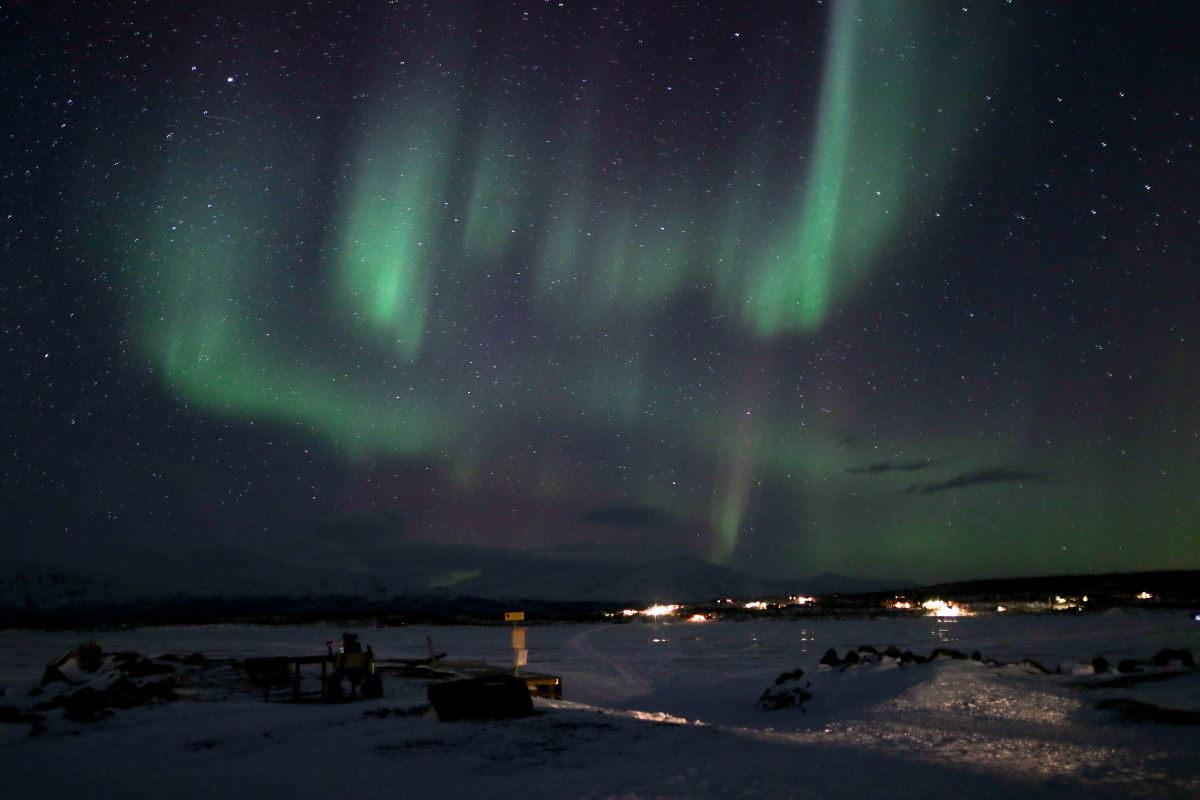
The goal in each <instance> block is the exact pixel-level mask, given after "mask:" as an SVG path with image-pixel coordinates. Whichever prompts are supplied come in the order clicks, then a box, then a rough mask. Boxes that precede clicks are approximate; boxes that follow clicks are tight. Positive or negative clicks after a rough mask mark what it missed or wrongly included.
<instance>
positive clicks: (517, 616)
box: [504, 611, 525, 622]
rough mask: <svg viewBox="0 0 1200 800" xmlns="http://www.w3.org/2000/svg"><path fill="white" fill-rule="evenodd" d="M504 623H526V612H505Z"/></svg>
mask: <svg viewBox="0 0 1200 800" xmlns="http://www.w3.org/2000/svg"><path fill="white" fill-rule="evenodd" d="M504 621H505V622H524V621H525V612H524V611H505V612H504Z"/></svg>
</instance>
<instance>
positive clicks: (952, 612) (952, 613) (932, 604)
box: [921, 600, 970, 617]
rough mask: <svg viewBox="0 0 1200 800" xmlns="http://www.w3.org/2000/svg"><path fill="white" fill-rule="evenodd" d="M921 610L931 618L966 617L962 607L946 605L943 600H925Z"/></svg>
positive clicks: (967, 614)
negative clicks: (926, 612)
mask: <svg viewBox="0 0 1200 800" xmlns="http://www.w3.org/2000/svg"><path fill="white" fill-rule="evenodd" d="M921 608H923V609H925V610H926V611H928V612H929V616H931V617H968V616H970V614H969V613H967V610H966V609H964V608H963V607H962V606H959V605H955V604H954V603H948V602H946V601H945V600H926V601H925V602H924V603H921Z"/></svg>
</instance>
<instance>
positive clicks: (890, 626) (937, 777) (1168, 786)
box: [0, 612, 1200, 798]
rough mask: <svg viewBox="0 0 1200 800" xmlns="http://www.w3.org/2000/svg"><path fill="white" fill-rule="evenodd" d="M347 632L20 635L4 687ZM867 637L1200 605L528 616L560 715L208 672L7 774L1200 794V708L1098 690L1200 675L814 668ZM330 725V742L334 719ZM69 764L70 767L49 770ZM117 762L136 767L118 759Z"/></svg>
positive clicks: (28, 783)
mask: <svg viewBox="0 0 1200 800" xmlns="http://www.w3.org/2000/svg"><path fill="white" fill-rule="evenodd" d="M343 629H344V628H343V627H341V626H329V625H316V626H285V627H261V626H186V627H163V628H148V629H137V630H114V631H65V632H63V631H55V632H42V631H3V632H0V653H2V655H0V688H4V689H5V692H6V696H5V697H4V698H0V703H10V704H17V705H22V704H27V703H28V702H30V701H27V700H26V699H25V692H26V691H27V690H28V688H29V687H30V686H31V685H34V684H36V682H37V680H38V679H39V678H40V676H41V673H42V669H43V668H44V666H45V664H46V663H47V662H49V661H50V660H52V659H54V658H55V657H57V656H59V655H61V654H62V653H63V652H65V651H67V650H69V649H71V648H73V647H76V646H77V645H78V644H79V643H80V642H81V641H84V640H86V639H94V640H96V641H98V642H100V644H101V645H102V646H103V648H104V650H105V651H106V652H116V651H122V650H134V651H137V652H140V653H142V654H145V655H148V656H157V655H160V654H164V653H175V654H180V655H187V654H190V653H193V652H199V653H203V654H204V655H206V656H207V657H209V658H210V659H229V658H239V659H240V658H244V657H247V656H261V655H282V654H292V655H305V654H314V653H320V652H324V650H325V646H326V642H328V641H336V640H340V637H341V632H342V630H343ZM357 630H358V632H359V633H360V635H361V638H362V641H363V642H364V643H366V644H370V645H371V646H372V647H373V649H374V651H375V653H376V654H377V656H379V657H380V658H383V659H388V658H420V657H423V656H424V655H425V654H426V647H427V645H426V637H432V639H433V642H434V646H435V648H436V650H437V651H438V652H446V653H448V654H449V658H450V659H485V660H487V661H489V662H491V663H494V664H497V665H503V664H506V663H510V658H511V653H510V649H509V647H510V634H509V631H508V629H507V628H505V627H502V626H494V627H492V626H408V627H399V628H377V629H376V628H359V629H357ZM860 645H872V646H875V647H877V648H879V649H881V650H882V649H883V648H884V647H886V646H888V645H896V646H897V647H899V648H900V649H902V650H912V651H914V652H916V653H918V654H928V653H929V652H930V651H931V650H933V649H934V648H936V647H951V648H956V649H959V650H963V651H966V652H970V651H972V650H978V651H980V652H981V653H982V655H983V656H984V657H985V658H991V659H996V660H999V661H1003V662H1019V661H1021V660H1022V659H1026V658H1033V659H1036V660H1037V661H1039V662H1041V663H1043V664H1045V665H1046V666H1048V667H1050V668H1051V669H1053V668H1054V667H1055V666H1057V665H1058V664H1060V663H1068V664H1071V663H1078V664H1082V665H1090V663H1091V659H1092V657H1093V656H1096V655H1103V656H1105V657H1106V658H1107V659H1108V660H1109V661H1111V662H1113V663H1114V664H1115V663H1116V662H1117V661H1119V660H1120V659H1124V658H1140V659H1145V658H1149V657H1150V656H1152V655H1153V654H1154V653H1156V652H1158V651H1159V650H1161V649H1163V648H1185V649H1188V650H1190V651H1192V652H1193V653H1200V622H1195V621H1193V620H1191V618H1190V615H1188V614H1185V613H1182V612H1179V613H1174V614H1168V613H1136V614H1126V613H1110V614H1105V615H1096V616H1065V615H1064V616H987V617H965V618H957V619H946V620H939V619H933V618H881V619H875V620H846V619H824V618H822V619H806V620H796V621H776V620H762V621H753V620H751V621H745V622H707V623H687V622H682V621H662V622H642V621H639V622H634V623H630V624H610V625H546V626H539V625H533V626H530V627H529V628H528V649H529V651H530V655H529V669H531V670H535V671H539V672H548V673H551V674H555V675H559V676H561V677H562V679H563V682H564V686H565V696H564V701H563V702H561V703H556V702H552V701H539V710H540V711H542V712H543V713H542V714H540V715H538V716H537V717H534V718H529V719H526V720H518V721H512V722H507V723H439V722H437V721H436V719H434V718H433V717H431V716H429V715H427V714H425V715H422V714H415V715H405V716H402V717H395V716H393V717H387V718H377V717H371V716H367V717H364V712H366V711H370V710H372V709H375V710H378V709H387V708H409V709H411V708H413V707H414V706H417V705H419V704H420V703H421V702H423V699H424V697H423V696H424V686H423V685H421V684H419V683H418V682H413V681H398V680H393V681H390V682H389V684H388V685H387V686H386V693H385V696H384V697H383V698H381V699H380V700H376V701H363V702H361V703H356V704H347V705H337V706H328V707H325V706H316V707H313V706H292V705H288V704H282V703H272V704H263V703H262V702H261V699H260V698H259V697H258V696H257V695H255V694H254V693H253V692H250V691H248V690H232V689H227V690H215V689H211V688H210V689H206V690H205V691H204V692H202V693H201V694H200V695H198V696H196V697H195V698H193V699H195V700H196V702H191V703H173V704H170V705H167V706H161V707H153V708H151V707H143V708H136V709H132V710H129V711H125V712H121V713H120V714H118V715H117V716H115V717H113V718H111V719H109V720H103V721H101V722H99V723H88V724H81V723H72V722H69V721H65V720H57V719H54V718H51V719H50V723H49V728H50V729H49V732H48V733H46V734H44V735H42V736H40V737H37V738H32V739H31V738H27V737H26V736H25V733H24V730H23V729H18V728H17V726H0V731H2V732H3V733H4V738H3V740H0V771H2V772H4V773H5V775H6V776H8V777H6V781H7V784H8V785H9V786H10V787H14V788H16V789H18V790H19V792H18V794H17V795H7V794H6V796H45V797H54V796H62V795H63V794H64V793H67V792H71V791H77V790H81V788H82V787H84V786H95V785H96V782H97V781H99V782H100V783H101V784H104V783H105V782H111V783H112V787H113V789H114V792H113V794H117V793H119V794H121V796H132V797H136V796H146V797H154V796H157V797H161V796H166V795H179V794H180V793H181V794H182V796H210V794H222V796H248V795H249V793H251V792H249V789H250V788H251V787H256V788H257V789H261V790H268V789H269V787H279V786H283V787H285V788H287V789H288V790H290V791H295V792H296V793H297V795H298V796H317V795H318V794H322V793H324V792H326V791H337V790H338V781H339V780H342V779H343V778H344V777H345V775H344V774H342V772H341V770H342V768H343V766H347V765H348V766H349V767H351V768H352V777H353V782H354V784H355V785H361V786H365V787H368V788H370V787H376V786H390V787H393V788H399V787H404V786H409V787H414V788H418V789H423V790H424V791H427V792H428V793H431V794H435V795H438V796H441V797H468V796H473V797H478V796H497V797H506V796H512V797H518V796H524V797H528V796H533V797H596V798H598V797H622V798H633V797H727V796H756V797H764V796H769V797H808V796H814V797H815V796H824V795H825V794H827V793H828V792H829V791H835V790H837V791H844V790H849V789H854V790H856V791H857V790H861V791H866V790H868V789H870V788H871V787H873V786H875V787H877V786H879V785H880V782H884V783H886V785H887V789H888V790H887V792H886V794H887V796H889V797H896V796H903V797H927V796H934V795H938V794H941V793H944V792H947V791H970V792H972V796H974V797H1006V796H1016V794H1020V795H1023V796H1045V797H1064V796H1066V797H1072V796H1078V797H1130V796H1144V797H1195V796H1200V766H1198V765H1197V759H1196V757H1195V756H1196V754H1197V753H1200V735H1198V729H1197V727H1196V726H1176V725H1162V724H1159V723H1131V722H1127V721H1122V720H1119V719H1118V718H1117V717H1116V715H1115V714H1114V713H1113V712H1111V711H1101V710H1097V709H1096V707H1095V706H1096V700H1097V699H1099V698H1101V697H1109V696H1116V695H1119V696H1121V697H1131V698H1137V699H1139V700H1143V701H1147V702H1153V703H1155V704H1157V705H1160V706H1165V707H1170V708H1180V709H1193V710H1196V709H1200V682H1198V681H1197V680H1196V675H1195V672H1194V671H1192V672H1189V673H1187V674H1180V675H1178V676H1175V675H1169V676H1167V677H1168V678H1170V680H1169V681H1163V682H1161V683H1154V684H1152V685H1147V686H1144V687H1134V688H1131V689H1121V690H1111V691H1108V692H1107V693H1105V692H1096V691H1091V690H1088V689H1084V688H1080V686H1081V684H1080V681H1081V680H1093V681H1095V680H1096V679H1097V678H1098V676H1091V675H1090V674H1086V673H1090V666H1088V667H1083V668H1073V669H1076V671H1078V672H1080V673H1081V674H1079V675H1075V676H1071V675H1063V676H1059V675H1042V674H1040V673H1036V671H1035V670H1032V669H1029V668H1020V667H1017V666H1006V667H986V666H984V665H982V664H979V663H978V662H972V661H952V660H949V659H939V660H938V661H936V662H934V663H931V664H928V665H909V666H906V667H897V666H896V665H895V664H891V665H890V666H889V668H887V669H884V668H883V667H884V666H887V665H880V666H879V667H878V668H866V667H864V668H859V669H851V670H847V671H845V672H843V671H840V670H828V669H824V670H822V669H819V668H818V665H817V661H818V659H819V658H820V657H821V655H822V654H823V653H824V652H825V651H826V650H827V649H828V648H835V649H837V650H838V651H839V652H840V653H844V652H845V651H846V650H848V649H852V648H856V647H858V646H860ZM797 668H800V669H803V670H804V671H805V679H806V680H807V679H809V678H811V680H812V684H811V691H812V694H813V699H812V700H811V702H809V703H807V704H806V706H805V708H804V711H803V712H800V711H797V710H795V709H787V710H782V711H764V710H763V709H761V708H759V707H758V705H757V700H758V698H759V696H760V694H761V693H762V692H763V690H764V689H766V688H767V687H768V686H771V685H772V683H773V681H774V679H775V677H776V676H778V675H779V674H780V673H782V672H785V671H790V670H793V669H797ZM331 727H332V728H334V729H336V730H337V732H338V733H337V736H336V737H333V739H330V738H329V737H328V736H327V735H326V733H325V732H327V731H328V730H330V729H331ZM401 755H402V756H403V757H400V756H401ZM164 759H165V760H166V761H165V762H164ZM313 759H318V763H322V764H327V765H328V770H330V771H329V772H328V773H327V772H326V771H325V770H321V769H316V768H315V767H314V762H313V761H312V760H313ZM64 760H67V763H70V764H71V765H72V768H71V770H69V771H67V772H61V771H59V772H53V771H46V770H45V768H44V765H46V764H53V763H64ZM121 763H126V765H127V766H129V767H131V768H135V769H134V771H133V772H130V771H129V770H127V769H118V768H116V767H117V765H119V764H121ZM151 763H152V764H153V765H154V769H153V770H151V771H150V772H149V773H146V774H141V775H140V777H136V776H138V775H139V773H138V772H137V769H136V768H141V769H147V768H148V766H147V765H148V764H151ZM164 763H166V764H170V765H173V766H170V767H164V766H163V765H164ZM289 765H291V766H289ZM518 767H519V768H518ZM147 775H149V776H150V777H147ZM272 775H273V776H274V779H273V781H272V780H268V778H267V777H264V776H272ZM117 790H119V791H117ZM209 790H212V791H211V792H210V791H209ZM270 790H271V791H272V793H273V792H274V789H270ZM1014 793H1015V794H1014ZM107 794H108V792H103V793H102V796H106V795H107Z"/></svg>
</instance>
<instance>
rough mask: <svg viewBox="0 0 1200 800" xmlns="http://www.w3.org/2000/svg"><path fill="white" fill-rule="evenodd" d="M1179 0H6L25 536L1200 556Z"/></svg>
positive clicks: (409, 559)
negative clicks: (1108, 0) (1015, 0)
mask: <svg viewBox="0 0 1200 800" xmlns="http://www.w3.org/2000/svg"><path fill="white" fill-rule="evenodd" d="M1198 31H1200V11H1198V10H1197V7H1196V6H1195V5H1194V4H1192V3H1189V2H1182V1H1181V2H1176V3H1153V2H1144V3H1143V2H1139V3H1129V2H1114V3H1101V2H1084V3H1074V4H1064V3H1057V2H1054V3H1049V2H1047V3H1037V4H1035V3H1025V2H1018V3H1012V2H989V3H978V2H974V1H973V0H972V2H955V3H942V2H937V3H934V2H920V3H918V2H885V1H884V0H879V1H878V2H852V1H850V2H834V3H829V2H826V3H817V2H791V3H785V2H752V3H751V2H727V3H722V2H704V3H698V2H697V3H683V2H675V3H668V2H653V1H652V0H641V1H639V2H620V3H618V2H611V3H610V2H604V1H603V0H591V2H577V1H576V0H563V2H557V1H556V0H552V1H551V2H542V0H536V1H535V0H526V1H525V2H482V1H481V2H458V0H456V1H455V2H449V1H447V2H441V1H440V0H431V2H428V3H423V4H422V3H416V2H392V3H386V2H382V0H381V1H380V2H374V1H373V0H363V2H353V3H351V2H328V3H320V2H310V3H307V4H305V3H298V2H282V1H279V2H274V1H273V0H253V2H249V1H247V0H242V1H241V2H230V3H214V2H199V1H197V2H186V3H185V2H179V3H166V2H162V3H155V2H148V3H134V2H129V3H92V2H79V3H65V2H33V1H32V0H30V1H29V2H19V1H18V2H10V3H5V4H4V6H3V9H2V10H0V109H2V112H0V113H2V118H3V130H2V134H3V138H2V144H0V147H2V150H0V333H2V337H3V339H2V341H3V348H2V350H0V359H2V361H0V376H2V384H0V386H2V388H0V411H2V414H3V417H2V420H0V481H2V486H0V517H2V519H0V526H2V527H3V530H4V534H3V540H4V553H3V554H2V555H0V566H4V567H6V568H11V567H14V566H17V565H25V564H35V565H49V566H55V567H61V568H64V569H83V568H101V567H103V568H109V569H115V570H120V569H134V570H154V569H155V568H156V566H155V565H156V564H159V563H166V562H168V561H172V560H173V563H183V564H186V565H190V566H192V567H194V568H195V569H196V570H198V571H200V572H203V571H204V570H209V569H213V570H216V569H220V568H221V564H223V563H229V562H231V561H236V560H238V559H243V558H253V559H256V560H257V561H258V563H261V564H264V565H266V566H265V568H267V569H269V568H270V565H271V564H272V563H279V564H281V565H282V564H284V563H287V564H289V565H295V564H305V565H322V566H335V567H338V566H345V567H347V568H350V569H354V568H360V567H363V566H364V565H365V566H370V565H371V564H385V563H395V562H397V561H404V562H405V563H407V564H408V565H409V566H410V567H413V568H416V567H421V566H424V567H426V568H427V569H426V573H423V574H425V575H426V577H425V580H426V581H427V582H428V584H429V585H435V584H445V583H448V582H453V581H454V580H456V576H463V575H468V574H471V570H472V569H473V568H474V567H475V566H478V564H479V563H481V559H482V560H486V559H488V558H492V559H495V558H524V557H531V558H539V559H590V558H596V559H611V558H624V559H627V560H629V561H631V562H637V561H641V560H647V559H652V558H662V557H669V556H676V555H690V556H695V557H699V558H704V559H707V560H710V561H713V562H716V563H720V564H726V565H728V566H731V567H734V568H737V569H740V570H743V571H746V572H750V573H752V574H756V575H762V576H773V577H779V576H796V575H808V574H815V573H819V572H825V571H836V572H841V573H847V574H852V575H860V576H875V577H884V578H888V577H903V578H906V579H914V580H922V581H934V580H943V579H959V578H972V577H991V576H1012V575H1022V574H1048V573H1059V572H1088V571H1096V572H1100V571H1114V570H1142V569H1165V568H1198V567H1200V368H1198V365H1200V311H1198V310H1200V264H1198V263H1197V261H1198V259H1197V255H1198V244H1197V243H1198V242H1200V189H1198V188H1197V187H1198V186H1200V169H1198V168H1197V160H1198V156H1200V153H1198V152H1197V144H1198V143H1200V124H1198V121H1197V114H1200V56H1198V55H1197V52H1198V50H1197V47H1196V34H1197V32H1198ZM389 559H390V561H389Z"/></svg>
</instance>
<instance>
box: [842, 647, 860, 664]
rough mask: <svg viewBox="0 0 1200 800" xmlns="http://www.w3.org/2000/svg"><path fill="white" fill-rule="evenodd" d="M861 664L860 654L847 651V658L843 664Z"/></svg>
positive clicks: (843, 660)
mask: <svg viewBox="0 0 1200 800" xmlns="http://www.w3.org/2000/svg"><path fill="white" fill-rule="evenodd" d="M858 662H859V658H858V653H856V652H854V651H853V650H847V651H846V657H845V658H843V659H842V663H843V664H857V663H858Z"/></svg>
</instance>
